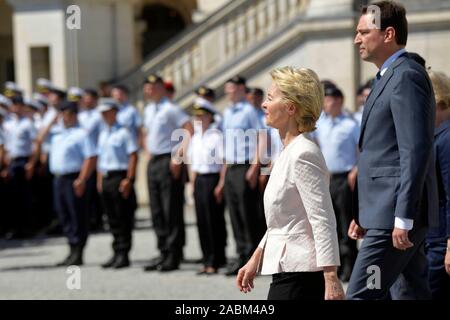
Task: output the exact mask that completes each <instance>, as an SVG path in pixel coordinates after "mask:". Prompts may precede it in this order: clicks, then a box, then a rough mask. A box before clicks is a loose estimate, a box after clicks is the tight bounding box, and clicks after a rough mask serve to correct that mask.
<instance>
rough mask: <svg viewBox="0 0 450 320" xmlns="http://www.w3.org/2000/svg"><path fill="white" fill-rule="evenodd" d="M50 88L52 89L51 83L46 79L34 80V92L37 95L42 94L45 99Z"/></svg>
mask: <svg viewBox="0 0 450 320" xmlns="http://www.w3.org/2000/svg"><path fill="white" fill-rule="evenodd" d="M51 87H52V83H51V82H50V80H48V79H45V78H38V79H37V80H36V92H37V93H39V94H42V95H43V96H45V97H46V98H47V97H48V95H49V94H50V89H51Z"/></svg>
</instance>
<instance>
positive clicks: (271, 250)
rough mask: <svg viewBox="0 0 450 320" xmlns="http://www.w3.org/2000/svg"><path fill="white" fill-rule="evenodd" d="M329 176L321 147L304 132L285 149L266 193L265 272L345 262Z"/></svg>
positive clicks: (307, 269) (304, 269)
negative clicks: (340, 249) (338, 234)
mask: <svg viewBox="0 0 450 320" xmlns="http://www.w3.org/2000/svg"><path fill="white" fill-rule="evenodd" d="M329 181H330V175H329V172H328V169H327V167H326V164H325V160H324V158H323V155H322V153H321V152H320V149H319V147H318V146H317V145H316V144H315V143H314V142H313V141H311V140H309V139H308V138H307V137H306V136H305V135H304V134H301V135H299V136H298V137H296V138H295V139H294V140H292V141H291V143H289V144H288V145H287V146H286V148H285V149H284V150H283V151H282V152H281V154H280V156H279V158H278V159H277V160H276V161H275V164H274V166H273V169H272V174H271V175H270V178H269V182H268V183H267V187H266V190H265V192H264V208H265V216H266V222H267V232H266V234H265V235H264V237H263V239H262V240H261V242H260V244H259V247H260V248H262V249H263V250H264V251H263V255H262V258H261V262H260V271H261V273H262V274H274V273H279V272H313V271H320V270H323V267H325V266H338V265H339V264H340V260H339V245H338V239H337V232H336V218H335V215H334V211H333V205H332V202H331V196H330V191H329Z"/></svg>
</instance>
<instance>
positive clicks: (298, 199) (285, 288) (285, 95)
mask: <svg viewBox="0 0 450 320" xmlns="http://www.w3.org/2000/svg"><path fill="white" fill-rule="evenodd" d="M270 75H271V77H272V85H271V87H270V89H269V90H268V96H267V98H266V100H265V101H264V103H263V105H262V107H263V110H264V113H265V116H266V121H267V125H268V126H271V127H273V128H275V129H278V131H279V134H280V138H281V140H282V141H283V144H284V150H283V151H282V152H281V154H280V156H279V158H278V159H277V160H276V161H275V164H274V166H273V169H272V172H271V175H270V178H269V182H268V184H267V188H266V191H265V193H264V208H265V216H266V223H267V232H266V234H265V235H264V237H263V239H262V240H261V242H260V244H259V246H258V248H257V249H256V250H255V251H254V253H253V255H252V257H251V258H250V259H249V261H248V262H247V264H246V265H244V266H243V267H242V268H241V269H240V270H239V273H238V275H237V277H236V284H237V286H238V288H239V289H240V291H242V292H244V293H247V292H250V291H251V290H252V289H253V288H254V278H255V276H256V273H257V272H258V271H260V272H261V274H263V275H270V274H271V275H272V283H271V285H270V289H269V294H268V299H269V300H324V299H325V300H341V299H344V298H345V294H344V291H343V289H342V285H341V282H340V281H339V279H338V276H337V267H338V266H339V265H340V260H339V247H338V239H337V232H336V218H335V215H334V210H333V206H332V203H331V196H330V192H329V179H330V176H329V173H328V169H327V167H326V164H325V160H324V158H323V155H322V153H321V151H320V149H319V147H318V146H317V145H316V144H315V143H314V142H313V141H312V140H310V139H309V138H308V137H307V133H308V132H311V131H314V130H315V125H316V122H317V120H318V119H319V117H320V114H321V111H322V105H323V99H324V92H323V87H322V85H321V84H320V81H319V78H318V76H317V75H316V73H315V72H314V71H312V70H309V69H303V68H293V67H284V68H279V69H275V70H273V71H272V72H271V73H270Z"/></svg>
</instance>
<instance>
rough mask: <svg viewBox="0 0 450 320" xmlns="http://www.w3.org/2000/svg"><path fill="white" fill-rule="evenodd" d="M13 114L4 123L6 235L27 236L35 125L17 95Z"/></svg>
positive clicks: (13, 103) (13, 101)
mask: <svg viewBox="0 0 450 320" xmlns="http://www.w3.org/2000/svg"><path fill="white" fill-rule="evenodd" d="M11 102H12V106H11V111H12V113H13V114H14V116H12V117H11V120H10V121H9V122H8V125H7V126H6V131H7V132H6V136H7V139H8V143H7V144H6V151H7V160H6V164H7V168H8V170H7V177H6V179H7V191H8V196H7V199H8V203H9V205H8V210H7V215H8V217H7V218H8V221H9V226H10V233H9V235H8V237H9V238H14V237H24V236H27V233H28V232H29V231H30V230H29V227H30V225H29V222H30V218H31V185H30V180H31V178H32V175H33V172H34V166H35V162H34V159H35V157H34V155H33V142H34V139H35V138H36V128H35V127H34V124H33V121H32V113H33V111H32V109H31V108H30V107H29V106H26V105H25V103H24V101H23V98H22V97H21V96H17V95H16V96H13V98H12V99H11Z"/></svg>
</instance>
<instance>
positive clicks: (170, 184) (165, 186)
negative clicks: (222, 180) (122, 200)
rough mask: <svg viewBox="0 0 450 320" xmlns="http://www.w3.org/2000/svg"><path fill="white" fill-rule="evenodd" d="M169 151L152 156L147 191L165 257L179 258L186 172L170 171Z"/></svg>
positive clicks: (183, 236)
mask: <svg viewBox="0 0 450 320" xmlns="http://www.w3.org/2000/svg"><path fill="white" fill-rule="evenodd" d="M170 159H171V155H170V154H163V155H156V156H153V157H152V159H151V160H150V161H149V164H148V167H147V178H148V191H149V198H150V210H151V213H152V222H153V227H154V229H155V232H156V237H157V242H158V249H159V250H160V252H161V254H162V255H163V256H165V257H167V256H168V255H171V259H173V260H174V262H180V260H181V256H182V248H183V246H184V244H185V230H184V217H183V211H184V208H183V206H184V182H185V179H186V177H185V173H183V174H182V175H181V177H180V178H179V179H174V178H173V176H172V173H171V172H170Z"/></svg>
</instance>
